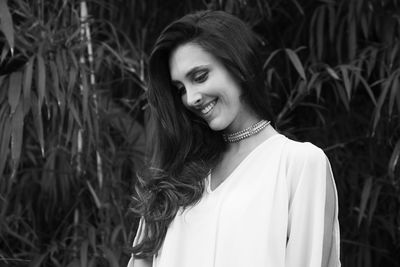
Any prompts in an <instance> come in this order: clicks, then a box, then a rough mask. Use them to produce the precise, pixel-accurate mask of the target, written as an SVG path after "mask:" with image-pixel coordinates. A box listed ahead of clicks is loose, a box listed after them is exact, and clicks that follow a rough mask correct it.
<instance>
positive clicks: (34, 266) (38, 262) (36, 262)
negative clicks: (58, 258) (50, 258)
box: [29, 252, 47, 267]
mask: <svg viewBox="0 0 400 267" xmlns="http://www.w3.org/2000/svg"><path fill="white" fill-rule="evenodd" d="M46 257H47V252H46V253H43V254H40V255H37V256H36V257H35V258H34V259H33V261H31V263H30V264H29V267H40V266H42V262H43V261H44V259H45V258H46Z"/></svg>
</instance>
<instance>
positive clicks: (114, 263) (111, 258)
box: [102, 247, 119, 267]
mask: <svg viewBox="0 0 400 267" xmlns="http://www.w3.org/2000/svg"><path fill="white" fill-rule="evenodd" d="M102 250H103V252H104V255H105V256H106V258H107V260H108V262H109V263H110V266H111V267H119V264H118V258H117V256H116V255H115V253H114V252H113V251H112V250H111V249H109V248H107V247H103V248H102Z"/></svg>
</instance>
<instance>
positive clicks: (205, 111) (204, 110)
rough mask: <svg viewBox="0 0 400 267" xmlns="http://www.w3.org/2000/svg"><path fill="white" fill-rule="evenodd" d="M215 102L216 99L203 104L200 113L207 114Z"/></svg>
mask: <svg viewBox="0 0 400 267" xmlns="http://www.w3.org/2000/svg"><path fill="white" fill-rule="evenodd" d="M216 103H217V100H216V99H215V100H213V101H211V102H210V103H209V104H208V105H207V106H205V107H204V108H202V109H201V110H200V112H201V114H203V115H207V114H208V113H210V112H211V110H212V109H213V108H214V106H215V104H216Z"/></svg>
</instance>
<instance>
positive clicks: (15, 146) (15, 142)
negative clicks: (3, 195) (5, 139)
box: [11, 101, 24, 173]
mask: <svg viewBox="0 0 400 267" xmlns="http://www.w3.org/2000/svg"><path fill="white" fill-rule="evenodd" d="M22 105H23V104H22V101H20V102H19V104H18V107H17V109H16V111H15V113H14V114H13V116H12V120H11V158H12V160H13V168H14V171H13V173H15V170H16V169H17V168H18V163H19V159H20V157H21V149H22V140H23V138H22V137H23V130H24V110H23V106H22Z"/></svg>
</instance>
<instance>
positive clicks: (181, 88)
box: [176, 85, 186, 95]
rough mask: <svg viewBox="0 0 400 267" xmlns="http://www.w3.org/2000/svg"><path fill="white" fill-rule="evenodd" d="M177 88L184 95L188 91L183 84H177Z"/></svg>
mask: <svg viewBox="0 0 400 267" xmlns="http://www.w3.org/2000/svg"><path fill="white" fill-rule="evenodd" d="M176 89H177V90H178V94H179V95H184V94H185V93H186V89H185V86H183V85H181V86H177V87H176Z"/></svg>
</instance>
